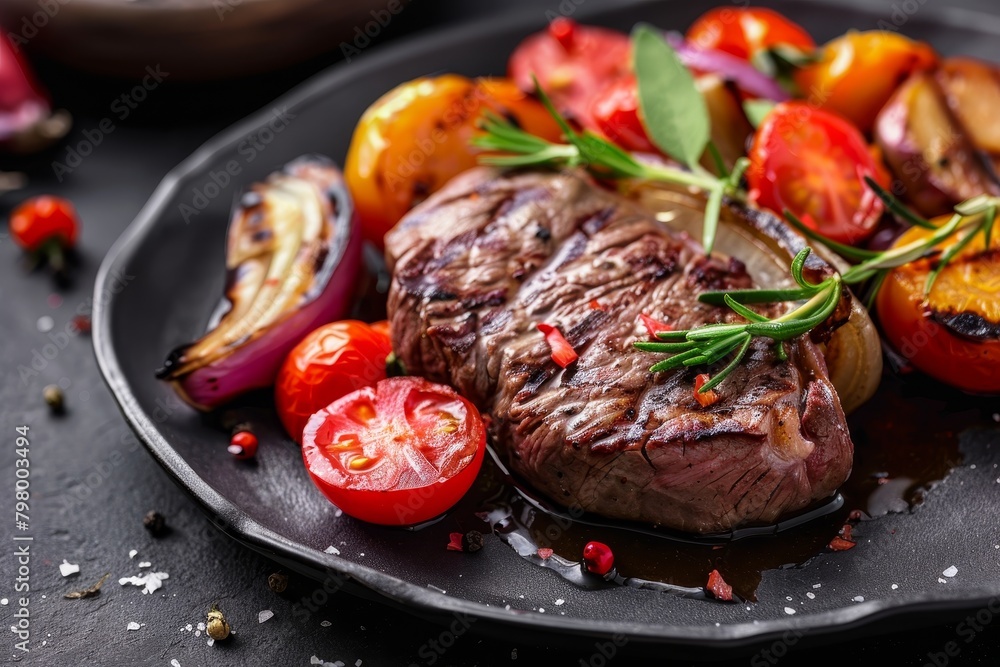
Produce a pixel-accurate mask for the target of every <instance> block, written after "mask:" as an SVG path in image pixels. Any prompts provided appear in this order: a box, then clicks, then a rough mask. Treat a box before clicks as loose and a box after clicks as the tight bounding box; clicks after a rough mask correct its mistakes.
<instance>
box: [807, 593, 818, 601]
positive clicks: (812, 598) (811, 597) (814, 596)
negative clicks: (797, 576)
mask: <svg viewBox="0 0 1000 667" xmlns="http://www.w3.org/2000/svg"><path fill="white" fill-rule="evenodd" d="M806 597H807V598H809V599H810V600H815V599H816V594H815V593H813V592H812V591H810V592H808V593H806Z"/></svg>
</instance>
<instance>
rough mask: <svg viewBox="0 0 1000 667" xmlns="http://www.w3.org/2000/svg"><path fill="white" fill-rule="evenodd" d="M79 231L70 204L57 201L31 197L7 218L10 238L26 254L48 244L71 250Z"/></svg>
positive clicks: (74, 211)
mask: <svg viewBox="0 0 1000 667" xmlns="http://www.w3.org/2000/svg"><path fill="white" fill-rule="evenodd" d="M79 230H80V221H79V218H77V215H76V209H74V208H73V204H71V203H70V202H69V201H67V200H65V199H60V198H59V197H51V196H48V195H45V196H41V197H34V198H32V199H29V200H27V201H25V202H24V203H23V204H21V205H20V206H18V207H17V208H16V209H14V212H13V213H11V215H10V235H11V238H13V239H14V242H15V243H17V244H18V245H19V246H21V247H22V248H24V249H25V250H27V251H28V252H36V251H38V250H41V249H42V247H43V246H46V245H51V244H55V245H56V246H58V247H59V248H72V247H73V246H74V245H76V237H77V234H78V233H79Z"/></svg>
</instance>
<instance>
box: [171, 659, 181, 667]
mask: <svg viewBox="0 0 1000 667" xmlns="http://www.w3.org/2000/svg"><path fill="white" fill-rule="evenodd" d="M170 667H181V663H179V662H177V659H176V658H175V659H173V660H171V661H170Z"/></svg>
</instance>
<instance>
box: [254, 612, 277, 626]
mask: <svg viewBox="0 0 1000 667" xmlns="http://www.w3.org/2000/svg"><path fill="white" fill-rule="evenodd" d="M272 616H274V612H273V611H271V610H270V609H262V610H261V612H260V613H259V614H257V622H258V623H263V622H264V621H269V620H271V617H272Z"/></svg>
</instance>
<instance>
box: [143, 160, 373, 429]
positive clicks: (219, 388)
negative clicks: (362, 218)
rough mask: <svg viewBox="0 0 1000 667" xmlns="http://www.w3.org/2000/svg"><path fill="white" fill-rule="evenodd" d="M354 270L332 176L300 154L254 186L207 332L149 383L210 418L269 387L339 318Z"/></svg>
mask: <svg viewBox="0 0 1000 667" xmlns="http://www.w3.org/2000/svg"><path fill="white" fill-rule="evenodd" d="M360 264H361V237H360V232H359V228H358V220H357V216H356V215H355V211H354V204H353V202H352V201H351V198H350V195H349V194H348V192H347V188H346V186H345V185H344V181H343V177H342V175H341V173H340V171H339V170H338V169H337V168H336V167H335V166H334V165H333V163H332V162H330V161H329V160H328V159H326V158H322V157H315V156H307V157H302V158H299V159H298V160H295V161H294V162H291V163H289V164H288V165H286V166H285V168H284V169H283V170H282V171H280V172H276V173H274V174H271V175H270V176H269V177H268V179H267V180H266V181H265V182H263V183H256V184H254V185H253V186H252V187H251V188H250V190H249V191H247V192H246V193H245V194H244V195H243V196H242V197H241V198H240V200H239V202H238V203H237V205H236V208H235V210H234V212H233V216H232V219H231V221H230V223H229V238H228V245H227V251H226V270H227V272H228V276H227V280H226V294H225V297H224V298H223V300H222V303H221V304H220V305H219V308H218V309H217V310H216V315H215V316H213V317H212V318H211V322H210V324H209V331H208V332H207V333H206V334H205V335H204V336H203V337H202V338H201V339H199V340H198V341H196V342H194V343H191V344H190V345H184V346H181V347H179V348H177V349H175V350H174V351H173V352H171V353H170V355H169V356H168V357H167V360H166V362H165V363H164V365H163V368H161V369H160V370H159V371H157V377H159V378H161V379H163V380H167V381H169V382H171V383H173V385H174V388H175V389H176V390H177V393H178V394H180V396H181V398H183V399H184V400H185V401H187V402H188V403H190V404H191V405H192V406H194V407H195V408H197V409H199V410H210V409H213V408H215V407H218V406H219V405H222V404H224V403H227V402H229V401H231V400H232V399H234V398H236V397H237V396H239V395H240V394H243V393H245V392H247V391H250V390H253V389H258V388H262V387H267V386H270V385H271V384H272V383H273V382H274V378H275V376H276V375H277V372H278V369H279V367H280V365H281V362H282V360H284V358H285V356H286V355H287V354H288V352H289V350H291V348H292V347H294V346H295V344H296V343H298V342H299V340H301V339H302V337H303V336H305V335H306V334H307V333H308V332H310V331H312V330H313V329H314V328H316V327H317V326H318V325H320V324H322V323H324V322H329V321H331V320H336V319H339V318H341V317H342V316H343V315H345V314H346V313H347V311H348V309H349V308H350V306H351V299H352V295H353V291H354V285H355V279H356V277H357V274H358V271H359V268H360Z"/></svg>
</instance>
